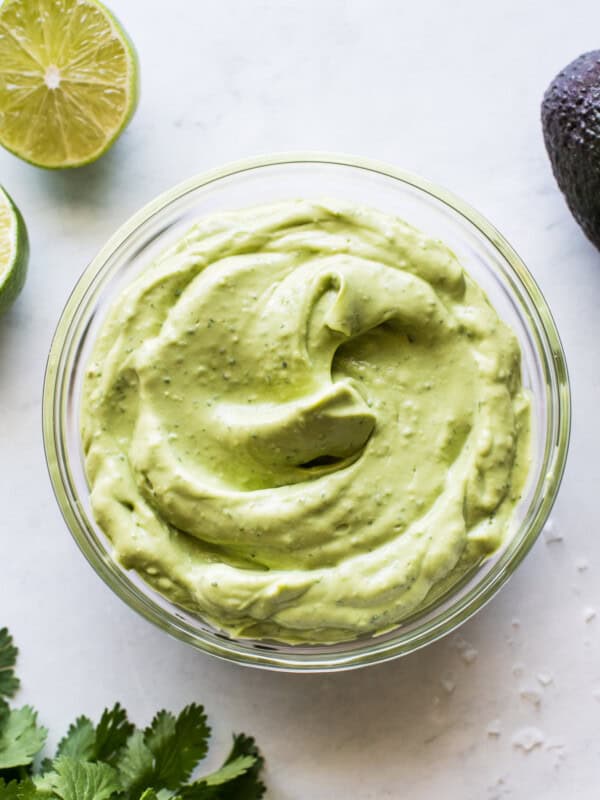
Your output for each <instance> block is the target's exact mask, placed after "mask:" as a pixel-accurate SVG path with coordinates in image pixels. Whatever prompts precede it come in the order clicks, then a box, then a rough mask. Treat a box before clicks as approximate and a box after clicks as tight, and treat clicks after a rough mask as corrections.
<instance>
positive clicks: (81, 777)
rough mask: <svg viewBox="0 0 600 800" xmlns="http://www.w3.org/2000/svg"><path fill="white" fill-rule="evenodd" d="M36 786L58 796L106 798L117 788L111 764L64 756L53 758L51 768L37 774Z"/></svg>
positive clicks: (67, 798)
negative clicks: (50, 770)
mask: <svg viewBox="0 0 600 800" xmlns="http://www.w3.org/2000/svg"><path fill="white" fill-rule="evenodd" d="M37 786H38V789H40V790H41V791H42V792H51V793H52V794H53V795H56V796H57V797H59V798H60V799H61V800H108V798H110V797H111V796H112V795H113V794H114V793H115V792H118V791H119V790H120V788H121V785H120V783H119V779H118V776H117V772H116V770H115V769H114V768H113V767H111V766H109V765H108V764H90V763H89V762H86V761H79V760H77V759H75V758H69V757H68V756H61V757H60V758H57V759H56V761H55V762H54V769H53V771H52V772H49V773H47V774H46V775H44V776H43V778H40V779H39V780H38V783H37Z"/></svg>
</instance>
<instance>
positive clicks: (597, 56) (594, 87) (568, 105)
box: [542, 50, 600, 249]
mask: <svg viewBox="0 0 600 800" xmlns="http://www.w3.org/2000/svg"><path fill="white" fill-rule="evenodd" d="M542 126H543V129H544V141H545V143H546V149H547V151H548V155H549V156H550V161H551V162H552V170H553V172H554V177H555V178H556V181H557V183H558V185H559V187H560V189H561V191H562V192H563V194H564V195H565V198H566V200H567V203H568V205H569V208H570V209H571V212H572V214H573V216H574V217H575V219H576V220H577V222H578V223H579V224H580V225H581V227H582V228H583V230H584V232H585V234H586V235H587V236H588V238H589V239H590V240H591V241H592V242H593V243H594V244H595V245H596V247H597V248H599V249H600V50H592V51H591V52H589V53H584V54H583V55H582V56H579V58H576V59H575V61H572V62H571V63H570V64H569V65H568V66H567V67H565V68H564V69H563V70H562V72H560V73H559V74H558V75H557V76H556V78H555V79H554V80H553V81H552V83H551V84H550V86H549V87H548V89H547V90H546V93H545V95H544V99H543V102H542Z"/></svg>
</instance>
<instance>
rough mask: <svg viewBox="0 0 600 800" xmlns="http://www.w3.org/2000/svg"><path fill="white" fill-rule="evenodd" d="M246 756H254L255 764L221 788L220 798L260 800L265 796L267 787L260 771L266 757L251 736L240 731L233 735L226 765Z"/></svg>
mask: <svg viewBox="0 0 600 800" xmlns="http://www.w3.org/2000/svg"><path fill="white" fill-rule="evenodd" d="M244 756H251V757H252V758H254V763H253V765H252V766H251V767H249V768H248V769H247V770H246V771H245V772H244V773H243V774H242V775H240V776H239V777H237V778H234V779H233V780H232V781H230V782H229V783H226V784H223V786H221V787H220V788H219V794H218V798H219V800H260V798H261V797H263V795H264V793H265V791H266V788H265V785H264V783H263V782H262V781H261V780H260V773H261V771H262V768H263V766H264V763H265V762H264V758H263V757H262V756H261V754H260V750H259V749H258V747H257V746H256V743H255V741H254V739H253V738H252V737H251V736H246V734H244V733H238V734H236V735H235V736H234V737H233V747H232V748H231V752H230V753H229V755H228V757H227V759H226V761H225V764H224V766H227V765H228V764H232V763H234V762H235V761H237V760H238V759H240V758H241V757H244Z"/></svg>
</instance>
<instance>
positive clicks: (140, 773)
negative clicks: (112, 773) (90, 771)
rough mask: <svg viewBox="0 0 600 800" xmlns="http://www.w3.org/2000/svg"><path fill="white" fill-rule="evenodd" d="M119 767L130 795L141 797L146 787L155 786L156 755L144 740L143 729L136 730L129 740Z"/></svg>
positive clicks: (123, 783)
mask: <svg viewBox="0 0 600 800" xmlns="http://www.w3.org/2000/svg"><path fill="white" fill-rule="evenodd" d="M117 769H118V771H119V777H120V779H121V784H122V786H123V788H124V789H125V790H127V792H128V797H139V795H140V793H141V791H142V790H143V789H144V788H145V787H148V786H150V787H152V786H153V783H152V781H153V778H154V757H153V755H152V751H151V750H150V749H149V747H148V746H147V744H146V742H145V741H144V733H143V732H142V731H135V732H134V733H132V734H131V736H130V737H129V739H128V740H127V744H126V745H125V747H124V749H123V751H122V754H121V757H120V759H119V762H118V764H117Z"/></svg>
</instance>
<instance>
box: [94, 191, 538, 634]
mask: <svg viewBox="0 0 600 800" xmlns="http://www.w3.org/2000/svg"><path fill="white" fill-rule="evenodd" d="M529 424H530V404H529V400H528V397H527V394H526V392H525V391H524V390H523V388H522V386H521V370H520V350H519V346H518V343H517V340H516V337H515V335H514V334H513V332H512V331H511V330H510V329H509V328H508V327H507V326H506V325H505V324H504V323H503V322H502V321H501V320H500V318H499V317H498V315H497V313H496V311H495V310H494V309H493V308H492V306H491V305H490V303H489V301H488V299H487V297H486V296H485V294H484V292H483V291H482V289H481V288H480V287H479V286H478V285H477V284H476V283H475V282H474V281H473V280H472V279H471V278H470V277H469V276H468V275H467V274H465V272H464V270H463V268H462V267H461V265H460V264H459V263H458V261H457V259H456V257H455V256H454V255H453V253H452V252H451V251H450V250H449V249H448V248H447V247H446V246H444V245H443V244H442V243H440V242H438V241H434V240H432V239H429V238H427V237H426V236H425V235H424V234H423V233H421V232H420V231H418V230H416V229H414V228H412V227H410V226H409V225H407V224H406V223H405V222H402V221H401V220H399V219H397V218H395V217H392V216H388V215H386V214H383V213H380V212H377V211H374V210H372V209H369V208H362V207H356V206H350V205H348V204H345V203H342V202H314V203H312V202H307V201H290V202H282V203H280V204H277V205H269V206H259V207H256V208H250V209H246V210H242V211H236V212H228V213H221V214H216V215H214V216H211V217H207V218H205V219H202V220H200V221H199V222H198V223H197V224H196V225H195V226H194V227H193V228H192V229H191V230H190V231H189V232H188V233H187V235H186V236H185V237H184V238H183V239H182V240H181V241H179V242H178V243H177V244H176V245H175V246H173V247H171V248H170V249H169V250H168V251H166V252H165V253H164V254H163V255H162V256H160V258H158V260H156V261H155V262H154V263H153V264H151V265H149V266H148V268H147V269H146V270H145V271H144V272H143V273H142V274H141V275H139V277H138V278H137V279H136V280H135V281H134V282H133V283H132V284H131V285H130V286H128V287H127V288H126V289H125V291H123V292H122V294H121V295H120V296H119V297H118V299H117V300H116V302H115V303H114V305H113V307H112V309H111V311H110V313H109V315H108V318H107V319H106V321H105V322H104V324H103V327H102V330H101V332H100V335H99V337H98V340H97V343H96V345H95V350H94V352H93V355H92V357H91V360H90V362H89V365H88V369H87V372H86V378H85V385H84V391H83V403H82V437H83V444H84V450H85V462H86V472H87V476H88V480H89V483H90V487H91V499H92V505H93V511H94V514H95V517H96V519H97V522H98V524H99V525H100V527H101V528H102V529H103V530H104V531H105V533H106V534H107V536H108V537H109V538H110V540H111V542H112V544H113V547H114V551H115V555H116V557H117V558H118V560H119V561H120V562H121V563H122V564H123V565H124V566H125V567H127V568H131V569H134V570H136V571H137V572H138V573H139V574H140V575H141V576H142V577H143V578H144V579H145V580H146V581H148V582H149V583H150V584H152V585H153V586H154V587H155V588H156V589H157V590H158V591H159V592H161V593H162V594H164V595H166V596H167V597H168V598H170V599H171V600H172V601H173V602H175V603H176V604H179V605H181V606H184V607H186V608H187V609H190V610H192V611H193V612H195V613H197V614H199V615H201V616H202V617H203V618H204V619H206V620H209V621H210V622H212V623H213V624H214V625H216V626H217V627H219V628H221V629H223V630H225V631H228V632H229V633H231V634H232V635H235V636H245V637H253V638H270V639H275V640H280V641H284V642H292V643H293V642H308V643H313V642H314V643H317V642H335V641H342V640H346V639H352V638H355V637H356V636H359V635H361V634H365V633H375V632H381V631H383V630H385V629H389V628H390V627H391V626H393V625H394V624H396V623H398V622H399V621H400V620H402V619H405V618H406V617H407V616H408V615H411V614H413V613H414V612H416V611H418V610H420V609H422V608H423V607H424V606H425V605H428V604H429V603H431V602H432V601H433V600H435V599H436V598H438V597H440V596H441V595H442V594H444V593H445V592H446V591H448V590H449V589H450V588H451V587H452V585H453V584H455V583H456V582H457V581H458V580H459V579H460V578H461V577H462V576H464V575H465V574H466V573H467V572H469V571H470V570H472V569H473V568H475V567H476V566H477V565H478V563H480V562H481V560H482V559H483V558H485V557H486V556H488V555H489V554H491V553H492V552H493V551H494V550H496V549H497V548H498V546H499V545H500V544H501V543H502V541H503V539H504V537H505V536H506V535H507V531H508V530H509V528H510V523H511V517H512V515H513V511H514V508H515V505H516V503H517V502H518V500H519V499H520V496H521V494H522V491H523V487H524V483H525V479H526V476H527V471H528V467H529Z"/></svg>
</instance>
